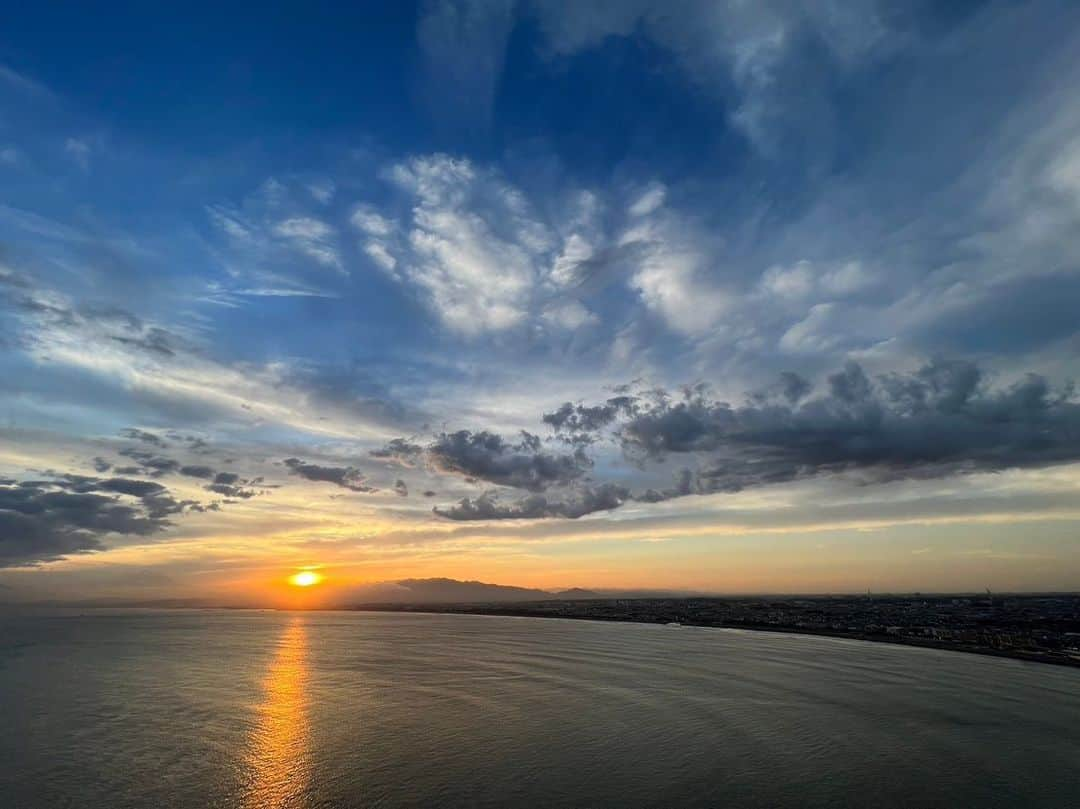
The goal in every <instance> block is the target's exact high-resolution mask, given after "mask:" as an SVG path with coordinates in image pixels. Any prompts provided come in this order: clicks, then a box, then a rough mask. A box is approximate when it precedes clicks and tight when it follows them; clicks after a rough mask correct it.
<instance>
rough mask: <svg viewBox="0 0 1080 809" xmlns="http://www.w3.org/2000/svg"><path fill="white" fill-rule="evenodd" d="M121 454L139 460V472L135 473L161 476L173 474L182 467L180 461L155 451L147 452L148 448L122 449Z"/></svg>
mask: <svg viewBox="0 0 1080 809" xmlns="http://www.w3.org/2000/svg"><path fill="white" fill-rule="evenodd" d="M119 454H120V455H123V456H124V457H125V458H131V459H132V460H133V461H138V462H139V471H138V473H133V474H144V475H151V476H153V477H161V476H162V475H168V474H172V473H173V472H176V471H179V469H180V462H179V461H175V460H173V459H172V458H166V457H164V456H161V455H157V454H155V453H153V452H147V451H146V450H141V449H134V448H128V449H122V450H120V452H119Z"/></svg>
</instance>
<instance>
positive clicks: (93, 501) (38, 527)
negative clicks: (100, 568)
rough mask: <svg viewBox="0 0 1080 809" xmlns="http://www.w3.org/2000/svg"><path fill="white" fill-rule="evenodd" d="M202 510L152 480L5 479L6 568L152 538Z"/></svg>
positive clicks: (0, 494)
mask: <svg viewBox="0 0 1080 809" xmlns="http://www.w3.org/2000/svg"><path fill="white" fill-rule="evenodd" d="M201 508H202V507H201V506H200V505H199V504H198V503H196V502H195V501H191V500H177V499H176V498H174V497H173V496H172V495H171V494H170V493H169V491H168V490H167V489H166V488H165V487H164V486H162V485H160V484H158V483H152V482H150V481H142V480H131V479H127V478H94V477H87V476H81V475H63V476H59V477H57V478H56V479H55V480H30V481H23V482H22V483H16V482H15V481H11V480H6V481H0V567H10V566H22V565H36V564H40V563H42V562H50V561H54V560H56V559H61V558H64V557H65V556H69V555H72V554H82V553H92V552H97V551H102V550H105V549H106V547H107V546H106V544H105V542H104V540H105V539H106V538H107V537H109V536H111V535H120V536H137V537H149V536H152V535H154V534H157V533H160V532H162V531H164V530H165V529H166V528H168V527H169V526H171V525H172V522H171V521H170V519H169V517H171V516H173V515H176V514H179V513H181V512H183V511H185V510H188V509H193V510H201Z"/></svg>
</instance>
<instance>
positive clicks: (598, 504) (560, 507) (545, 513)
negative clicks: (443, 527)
mask: <svg viewBox="0 0 1080 809" xmlns="http://www.w3.org/2000/svg"><path fill="white" fill-rule="evenodd" d="M630 498H631V494H630V490H629V489H627V488H626V487H625V486H620V485H618V484H615V483H604V484H601V485H599V486H595V487H593V486H587V487H584V488H582V489H580V490H579V491H577V492H575V493H573V494H571V495H568V496H567V497H566V498H565V499H549V498H548V497H546V496H545V495H543V494H532V495H529V496H528V497H524V498H522V499H520V500H517V501H515V502H513V503H502V502H500V501H499V499H498V495H497V494H495V493H494V492H485V493H484V494H482V495H480V496H479V497H476V498H469V497H466V498H464V499H462V500H461V501H459V502H458V503H457V504H456V505H453V506H447V507H436V508H435V509H434V512H435V513H436V514H438V515H439V516H440V517H446V518H447V519H451V520H535V519H545V518H551V517H562V518H565V519H571V520H573V519H577V518H578V517H584V516H585V515H586V514H592V513H593V512H595V511H610V510H611V509H615V508H618V507H619V506H621V505H622V504H623V503H625V502H626V501H627V500H629V499H630Z"/></svg>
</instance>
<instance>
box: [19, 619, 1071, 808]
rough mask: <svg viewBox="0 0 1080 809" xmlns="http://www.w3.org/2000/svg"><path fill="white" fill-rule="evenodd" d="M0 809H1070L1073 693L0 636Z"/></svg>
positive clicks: (607, 643)
mask: <svg viewBox="0 0 1080 809" xmlns="http://www.w3.org/2000/svg"><path fill="white" fill-rule="evenodd" d="M0 721H2V729H3V732H2V734H0V807H5V809H6V808H7V807H19V809H23V808H24V807H25V808H26V809H34V808H36V807H48V808H49V809H56V808H57V807H67V806H72V807H74V806H78V807H84V806H85V807H144V806H145V807H155V808H157V807H161V808H164V807H198V808H199V809H202V808H203V807H339V806H340V807H350V806H357V807H367V806H394V807H396V806H418V807H445V806H527V805H534V806H544V807H555V806H575V807H576V806H580V807H589V806H593V807H599V806H655V807H673V806H703V807H704V806H710V807H712V806H716V807H723V806H761V807H786V806H830V807H834V806H860V807H861V806H897V807H920V806H934V807H954V806H971V807H975V806H1025V807H1033V806H1076V805H1077V803H1078V800H1080V672H1078V671H1074V670H1068V669H1061V668H1055V667H1051V666H1040V665H1036V664H1029V663H1021V662H1015V661H1010V660H999V659H994V658H984V657H977V656H973V655H963V654H955V653H948V652H938V651H933V650H922V649H905V648H902V647H894V646H884V645H875V644H866V643H859V642H854V641H844V640H832V639H825V638H811V637H798V636H791V635H778V634H755V633H751V632H737V631H727V630H716V629H693V628H673V627H660V626H646V625H627V624H601V623H588V622H574V621H554V620H543V619H528V618H495V617H481V616H427V615H387V614H372V613H315V614H313V613H309V614H289V613H244V612H230V613H218V612H191V611H189V612H123V613H120V612H116V613H90V614H88V615H84V616H76V615H66V616H60V615H57V614H53V615H51V616H44V615H37V616H26V615H23V616H7V617H0Z"/></svg>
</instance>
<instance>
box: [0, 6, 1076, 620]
mask: <svg viewBox="0 0 1080 809" xmlns="http://www.w3.org/2000/svg"><path fill="white" fill-rule="evenodd" d="M166 6H167V4H136V3H130V4H129V3H101V4H94V5H93V7H91V6H89V5H87V4H85V3H62V4H59V6H58V4H55V3H50V4H36V5H35V4H30V5H29V6H27V5H26V4H22V5H20V6H19V7H18V8H17V9H16V8H14V7H13V8H9V9H7V10H6V12H5V14H4V20H5V22H4V26H3V28H2V30H0V379H2V380H3V383H2V385H0V601H42V600H81V599H86V600H93V599H149V598H190V599H203V600H210V601H213V602H214V603H221V604H252V603H267V604H281V603H291V602H290V601H289V599H290V598H296V597H297V596H295V595H292V594H291V593H292V591H291V590H290V589H289V588H288V586H287V585H286V584H285V582H286V579H287V577H288V576H289V575H290V574H292V573H294V572H295V571H296V570H299V569H302V568H304V569H312V570H316V571H318V572H319V574H320V575H322V576H324V583H323V584H322V585H320V587H319V588H318V590H319V593H320V595H318V596H315V595H310V596H305V597H306V598H310V599H314V601H312V602H311V603H331V602H333V601H335V599H336V600H337V601H344V600H347V599H348V598H349V597H353V596H354V594H355V593H358V592H363V587H364V586H366V585H369V584H370V583H373V582H385V581H394V580H398V579H403V578H423V577H442V576H446V577H452V578H459V579H478V580H482V581H491V582H499V583H503V584H513V585H521V586H529V587H544V588H566V587H575V586H577V587H588V588H638V589H655V590H664V589H677V590H687V591H695V592H716V593H751V592H753V593H761V592H775V593H780V592H855V591H864V590H865V589H867V588H870V589H873V590H876V591H926V592H930V591H972V590H975V591H981V590H982V589H983V588H986V587H990V588H992V589H994V590H1076V589H1080V393H1078V391H1077V389H1076V388H1075V387H1074V383H1073V380H1075V379H1076V378H1077V377H1078V372H1080V315H1078V312H1080V238H1078V234H1080V61H1078V60H1077V59H1076V58H1075V54H1076V53H1078V52H1080V7H1078V6H1077V5H1076V4H1075V3H1070V2H1056V1H1055V0H1033V1H1032V2H1013V1H1010V2H1004V1H1001V2H993V1H988V2H952V3H932V2H911V1H910V0H905V1H904V2H885V0H846V1H845V2H839V0H837V1H836V2H832V0H826V1H824V2H823V1H822V0H816V1H815V2H809V1H807V2H801V1H800V0H760V2H754V3H748V2H739V1H738V0H730V1H729V2H716V0H709V1H708V2H705V1H704V0H702V1H700V2H699V1H698V0H681V1H677V2H672V0H666V2H653V1H652V0H611V1H609V2H603V1H601V0H594V1H593V2H580V3H569V4H568V3H559V2H553V1H552V0H516V2H515V0H431V1H430V2H422V3H418V4H412V3H408V2H401V3H391V4H388V3H356V4H352V7H351V8H349V9H343V8H342V7H341V4H338V3H323V2H318V0H307V1H306V2H304V3H298V2H296V3H294V2H281V3H269V4H268V3H259V4H250V5H248V6H245V5H244V4H230V7H229V9H228V11H225V12H223V11H222V9H221V7H220V5H219V4H209V3H202V2H190V3H185V4H182V5H181V6H177V7H166ZM315 589H316V588H312V590H313V591H314V590H315ZM318 599H322V601H318Z"/></svg>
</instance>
